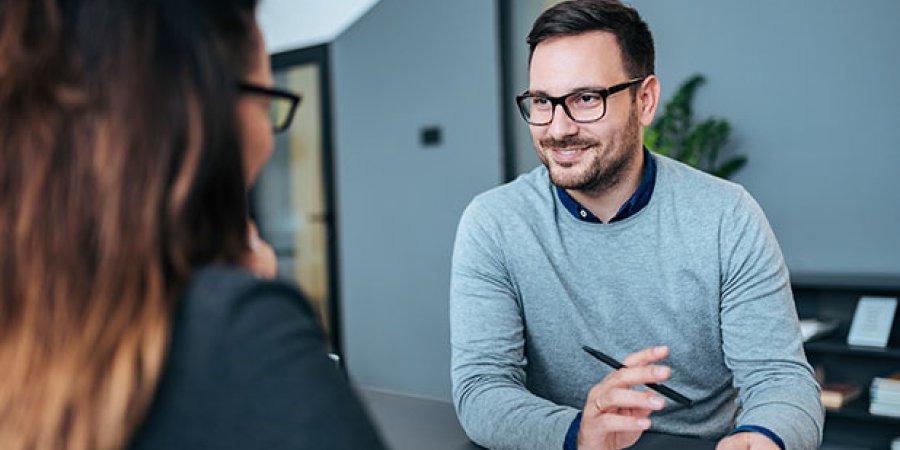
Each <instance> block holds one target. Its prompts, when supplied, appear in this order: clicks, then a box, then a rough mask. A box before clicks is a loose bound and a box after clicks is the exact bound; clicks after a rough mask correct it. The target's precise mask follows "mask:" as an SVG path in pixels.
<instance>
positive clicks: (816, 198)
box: [517, 0, 900, 274]
mask: <svg viewBox="0 0 900 450" xmlns="http://www.w3.org/2000/svg"><path fill="white" fill-rule="evenodd" d="M522 1H525V2H526V3H534V2H536V1H537V0H522ZM630 3H631V4H633V5H634V6H635V7H636V8H637V9H638V10H639V11H640V12H641V14H642V15H643V16H644V18H645V20H646V21H647V22H648V23H649V24H650V28H651V30H652V31H653V34H654V37H655V40H656V48H657V61H656V62H657V73H658V75H659V77H660V79H661V81H662V86H663V99H664V100H665V99H668V98H669V96H670V94H671V93H672V92H673V90H674V89H675V88H676V87H677V85H678V84H679V83H680V82H681V81H682V80H684V79H685V78H686V77H688V76H689V75H691V74H693V73H696V72H700V73H703V74H704V75H706V76H707V84H706V85H705V86H704V87H702V88H701V90H700V91H699V93H698V97H697V99H696V101H697V104H696V108H697V113H698V115H699V116H700V117H706V116H709V115H717V116H723V117H725V118H727V119H728V120H730V121H731V123H732V125H733V128H734V144H735V149H736V150H737V151H738V152H740V153H744V154H746V155H748V157H749V165H748V166H747V167H746V168H745V169H744V170H743V171H742V172H740V173H739V174H738V176H737V177H736V178H735V181H738V182H740V183H741V184H743V185H744V186H746V187H747V189H748V190H749V191H750V192H751V193H752V194H753V195H754V196H755V197H756V199H757V200H758V201H759V202H760V204H761V205H762V207H763V209H764V210H765V211H766V213H767V215H768V217H769V220H770V222H771V223H772V226H773V228H774V229H775V232H776V234H777V235H778V238H779V241H780V243H781V246H782V249H783V250H784V253H785V257H786V259H787V261H788V265H789V266H790V268H791V269H792V271H794V272H795V273H799V272H806V273H809V272H814V273H834V272H837V273H849V274H862V273H886V274H900V176H898V171H900V139H898V138H897V137H896V135H895V134H894V133H897V132H898V130H900V26H898V24H900V2H898V1H896V0H865V1H852V2H851V1H845V0H819V1H815V2H811V1H798V0H790V1H785V0H757V1H753V2H743V1H722V0H680V1H677V2H674V1H671V0H630ZM517 20H527V21H529V25H530V21H533V20H534V17H530V18H524V19H522V18H520V19H517ZM523 36H524V35H523ZM520 39H522V38H520ZM517 148H518V150H517V151H522V152H526V153H525V154H523V155H522V156H520V157H519V158H518V159H519V160H520V161H527V160H528V158H531V153H533V150H532V149H531V148H530V147H528V146H526V145H519V146H518V147H517Z"/></svg>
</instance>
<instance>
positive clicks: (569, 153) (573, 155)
mask: <svg viewBox="0 0 900 450" xmlns="http://www.w3.org/2000/svg"><path fill="white" fill-rule="evenodd" d="M589 148H590V146H589V145H588V146H580V147H557V148H550V152H551V153H552V154H553V159H555V160H557V161H558V162H568V161H574V160H576V159H578V158H580V157H581V154H582V153H584V152H585V150H587V149H589Z"/></svg>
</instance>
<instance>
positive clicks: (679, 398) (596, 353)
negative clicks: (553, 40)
mask: <svg viewBox="0 0 900 450" xmlns="http://www.w3.org/2000/svg"><path fill="white" fill-rule="evenodd" d="M581 348H582V350H584V351H585V352H587V354H588V355H591V356H593V357H594V358H597V359H599V360H600V361H602V362H603V363H604V364H606V365H608V366H610V367H612V368H613V369H616V370H619V369H622V368H625V367H627V366H625V365H624V364H622V363H620V362H618V361H616V360H615V359H613V358H612V357H610V356H609V355H607V354H606V353H603V352H601V351H600V350H595V349H593V348H590V347H588V346H587V345H582V346H581ZM644 386H647V387H648V388H650V389H653V390H654V391H656V392H659V393H660V394H662V395H665V396H666V397H669V398H671V399H672V400H675V401H676V402H678V403H681V404H682V405H684V406H687V407H688V408H690V407H691V406H693V405H694V401H693V400H691V399H689V398H687V397H685V396H683V395H681V394H679V393H678V392H675V391H674V390H673V389H670V388H668V387H666V386H663V385H661V384H656V383H647V384H645V385H644Z"/></svg>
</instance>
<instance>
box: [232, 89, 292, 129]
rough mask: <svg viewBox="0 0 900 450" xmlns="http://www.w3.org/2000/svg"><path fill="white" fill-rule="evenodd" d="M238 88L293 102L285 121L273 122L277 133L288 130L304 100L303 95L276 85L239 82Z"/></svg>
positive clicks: (273, 127)
mask: <svg viewBox="0 0 900 450" xmlns="http://www.w3.org/2000/svg"><path fill="white" fill-rule="evenodd" d="M238 89H240V90H242V91H244V92H250V93H253V94H258V95H265V96H269V97H275V98H281V99H285V100H288V101H290V102H291V106H290V107H289V109H288V114H287V117H286V118H285V119H284V123H281V124H277V123H273V124H272V131H273V132H275V133H281V132H282V131H284V130H287V129H288V127H290V126H291V122H293V121H294V114H295V113H296V112H297V107H298V106H299V105H300V101H301V100H303V97H302V96H300V95H298V94H295V93H293V92H291V91H288V90H284V89H279V88H276V87H265V86H259V85H256V84H253V83H247V82H240V83H238Z"/></svg>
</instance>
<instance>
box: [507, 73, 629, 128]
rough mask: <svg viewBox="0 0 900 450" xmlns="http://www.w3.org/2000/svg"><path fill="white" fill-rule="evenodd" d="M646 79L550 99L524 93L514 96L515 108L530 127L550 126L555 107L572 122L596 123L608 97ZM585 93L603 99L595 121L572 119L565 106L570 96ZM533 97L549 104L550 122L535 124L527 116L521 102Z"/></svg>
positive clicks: (602, 114)
mask: <svg viewBox="0 0 900 450" xmlns="http://www.w3.org/2000/svg"><path fill="white" fill-rule="evenodd" d="M646 79H647V76H644V77H638V78H632V79H630V80H628V81H626V82H624V83H619V84H616V85H613V86H610V87H608V88H605V89H580V90H577V91H574V92H569V93H568V94H566V95H560V96H558V97H551V96H549V95H534V94H531V93H529V92H528V91H526V92H523V93H522V94H520V95H517V96H516V106H518V108H519V113H520V114H522V118H523V119H525V121H526V122H528V123H529V124H530V125H534V126H544V125H550V123H552V122H553V119H554V117H556V105H560V106H562V108H563V111H565V113H566V116H568V117H569V119H571V120H572V121H573V122H576V123H593V122H596V121H598V120H600V119H602V118H603V117H605V116H606V100H607V98H609V96H610V95H613V94H615V93H617V92H620V91H624V90H625V89H628V88H630V87H632V86H634V85H636V84H638V83H642V82H643V81H644V80H646ZM586 93H591V94H598V95H600V97H601V98H602V99H603V112H602V113H601V114H600V117H597V118H596V119H589V120H579V119H576V118H574V117H572V111H569V106H568V105H566V99H567V98H569V97H570V96H572V95H576V94H586ZM534 97H541V98H545V99H547V100H548V101H549V102H550V106H551V110H550V120H548V121H546V122H537V123H535V122H532V121H531V117H530V115H529V114H528V110H527V108H526V107H525V106H524V103H523V100H526V99H530V98H534Z"/></svg>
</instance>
